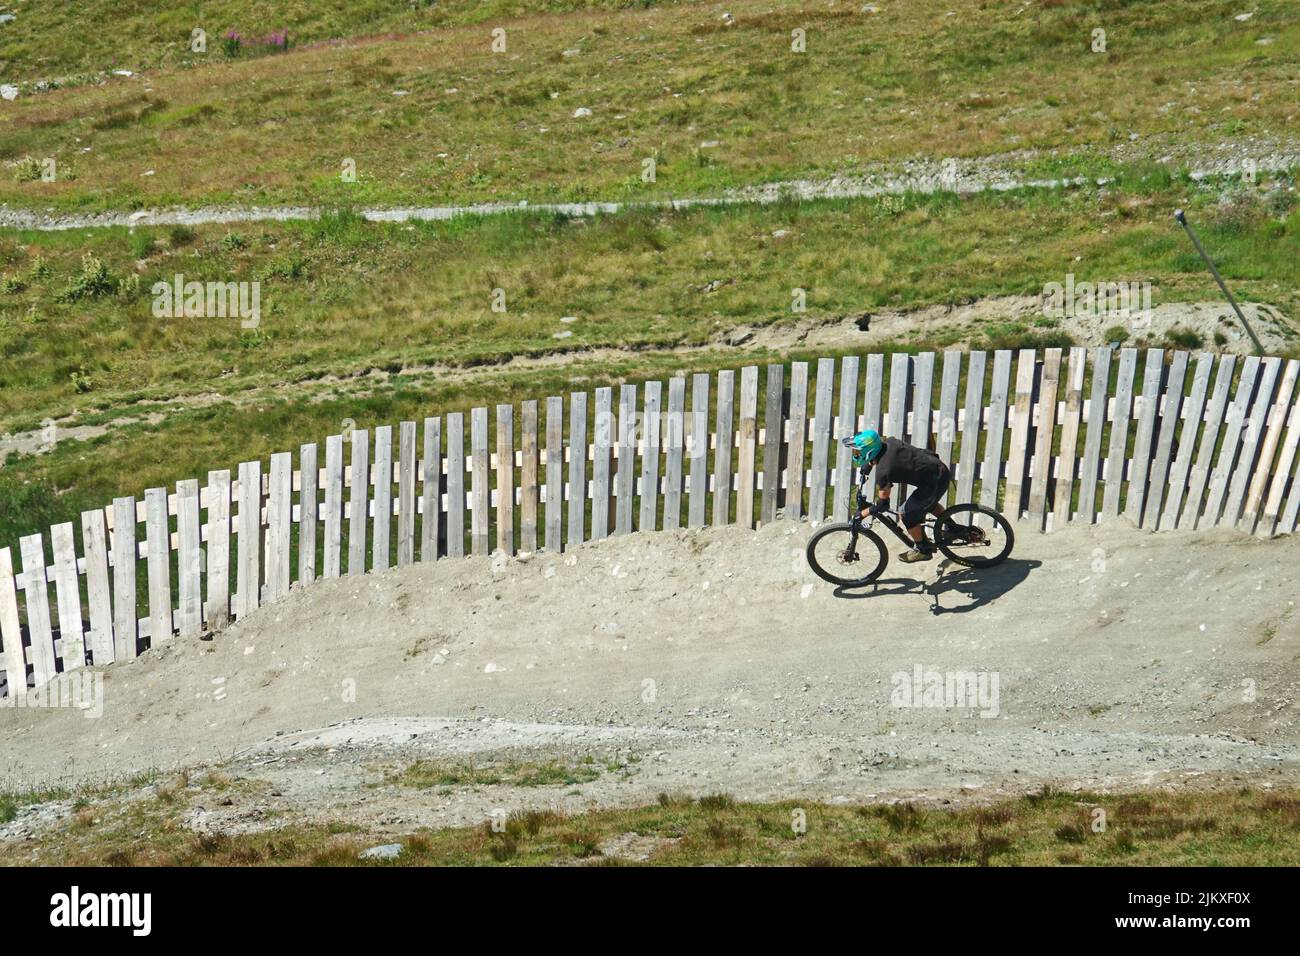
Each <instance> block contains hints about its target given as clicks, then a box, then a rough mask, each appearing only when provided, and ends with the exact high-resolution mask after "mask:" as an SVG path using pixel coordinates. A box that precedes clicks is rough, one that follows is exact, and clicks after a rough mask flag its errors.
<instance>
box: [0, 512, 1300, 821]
mask: <svg viewBox="0 0 1300 956" xmlns="http://www.w3.org/2000/svg"><path fill="white" fill-rule="evenodd" d="M809 533H810V528H809V526H808V525H807V524H805V523H797V524H796V523H792V522H777V523H775V524H773V525H771V526H769V527H767V528H764V529H762V530H760V531H756V532H755V531H747V530H742V529H738V528H729V529H721V530H717V529H713V530H700V531H675V532H665V533H658V534H638V535H634V536H632V537H630V538H624V539H609V540H605V541H601V542H594V543H590V544H587V545H583V546H581V547H579V548H578V549H576V550H575V551H574V552H572V553H570V554H568V555H563V556H550V555H546V554H536V555H531V556H523V557H520V558H514V559H506V558H503V557H500V556H498V557H496V558H492V559H486V558H484V559H466V560H455V561H441V562H438V563H436V564H433V565H416V566H413V567H410V568H406V569H402V570H400V571H392V572H388V573H385V574H382V575H378V576H369V577H365V578H362V579H348V578H344V579H340V580H335V581H328V582H322V583H318V584H316V585H313V586H312V587H311V588H310V589H306V590H302V591H295V592H294V593H292V594H291V595H290V596H289V597H288V598H287V599H286V600H285V601H283V602H282V603H280V604H277V605H275V606H272V607H269V608H267V609H264V610H263V611H262V612H260V613H258V614H256V615H254V616H253V617H252V618H250V619H249V620H247V621H245V622H242V623H239V624H237V625H235V626H233V627H232V628H230V629H229V630H228V631H226V632H223V633H221V634H218V635H217V636H216V638H215V640H213V641H211V642H199V641H183V642H176V643H173V644H172V645H169V646H167V647H164V648H161V649H158V650H154V651H150V652H148V653H147V654H146V655H144V657H142V658H141V659H140V660H138V661H136V662H131V663H124V664H118V665H114V666H112V667H110V668H108V669H107V670H106V671H105V681H104V701H103V703H104V710H103V716H102V717H101V718H99V719H86V718H85V717H83V716H81V715H80V714H79V713H76V712H73V711H69V710H35V709H19V710H0V742H2V745H3V746H2V752H3V757H2V758H0V787H9V788H13V789H29V788H33V787H36V786H40V785H52V784H70V783H90V782H99V781H105V780H113V779H121V778H125V777H127V776H128V775H130V774H133V773H136V772H139V771H143V770H148V769H155V770H162V771H168V772H170V771H175V770H179V769H182V768H195V769H197V768H211V767H220V769H221V772H222V773H223V774H225V775H228V776H231V777H232V778H234V779H236V780H239V779H243V780H246V781H261V782H263V783H259V784H258V786H257V787H246V788H238V787H237V788H234V789H233V791H232V792H231V793H230V794H229V795H227V796H225V797H223V798H222V801H221V802H220V803H216V802H213V801H211V800H203V801H200V803H201V804H202V806H201V808H199V809H195V810H194V811H193V812H192V814H191V817H190V818H189V821H188V822H189V824H190V825H191V826H192V827H194V828H195V829H197V830H213V829H216V830H225V831H238V830H247V829H259V828H264V827H270V826H280V825H283V824H285V823H287V822H292V821H296V820H348V821H353V822H358V823H362V824H364V825H367V826H372V827H380V828H391V829H393V830H394V831H395V832H400V831H403V830H407V831H409V830H410V829H412V828H414V827H415V826H420V825H430V826H437V825H450V824H457V823H469V822H477V821H481V820H482V819H484V817H485V815H487V814H489V813H491V812H492V811H493V810H496V809H506V810H512V809H517V808H520V807H532V806H561V807H564V808H567V809H570V810H579V809H587V808H591V807H599V806H621V805H632V804H639V803H645V802H649V801H653V800H654V799H655V797H656V796H657V795H658V794H659V793H663V792H670V793H690V794H694V795H700V794H704V793H712V792H720V791H721V792H728V793H731V794H732V795H734V796H736V797H739V798H745V799H778V798H801V799H809V800H811V799H820V800H828V801H852V802H857V801H868V800H881V799H897V798H902V797H907V798H914V797H923V798H927V799H942V800H948V799H967V798H970V799H991V798H993V797H996V796H999V795H1003V794H1012V793H1021V792H1025V791H1027V790H1030V789H1033V788H1035V787H1037V786H1040V785H1041V784H1042V783H1044V782H1051V783H1053V784H1055V785H1057V786H1064V787H1075V788H1081V787H1087V788H1091V789H1100V790H1119V789H1134V788H1141V787H1149V786H1174V785H1206V784H1207V782H1208V783H1210V784H1213V785H1232V786H1241V785H1251V786H1274V785H1277V786H1281V785H1295V784H1296V783H1297V782H1300V738H1298V736H1297V733H1296V712H1297V691H1298V689H1300V667H1297V664H1296V660H1297V652H1298V650H1300V623H1298V619H1297V617H1296V616H1295V614H1294V610H1295V598H1296V596H1297V587H1296V578H1297V571H1296V569H1297V568H1300V539H1298V538H1295V537H1291V538H1278V539H1273V540H1262V539H1258V538H1252V537H1248V536H1246V535H1241V534H1238V533H1236V532H1217V531H1216V532H1196V533H1190V534H1189V533H1166V534H1153V533H1150V532H1143V531H1139V530H1136V529H1133V528H1131V527H1128V526H1125V525H1122V524H1120V525H1111V526H1107V527H1106V528H1104V529H1103V528H1097V527H1090V528H1069V529H1065V530H1063V531H1059V532H1055V533H1052V534H1050V535H1042V534H1038V533H1035V532H1033V531H1030V530H1028V529H1024V528H1022V529H1021V534H1020V536H1019V540H1018V542H1017V550H1016V553H1015V554H1014V555H1013V557H1012V559H1011V560H1010V561H1008V562H1007V563H1006V564H1004V565H1003V566H1001V567H999V568H996V569H992V570H988V571H982V572H974V571H963V570H961V569H957V568H953V567H948V566H944V565H942V564H941V562H940V561H938V560H936V561H935V562H932V563H930V564H928V565H924V566H921V567H920V568H915V567H909V566H904V565H902V564H899V563H893V564H891V566H890V567H889V568H888V569H887V570H886V572H885V575H884V578H883V579H882V580H881V581H880V582H879V583H878V584H877V585H875V586H874V587H871V588H868V589H866V590H864V591H862V592H859V593H855V594H837V593H836V592H835V591H834V589H832V588H831V587H829V586H827V585H824V584H823V583H822V582H820V581H818V580H817V579H815V578H814V577H813V576H812V575H811V574H810V572H808V570H807V568H806V565H805V564H804V559H803V544H804V542H805V540H806V539H807V537H808V535H809ZM917 668H920V669H921V671H922V684H924V681H925V680H928V679H929V677H928V673H927V672H929V671H934V672H937V673H938V674H941V675H947V674H949V673H954V672H973V673H974V674H976V675H977V676H980V675H982V678H983V680H984V681H985V683H984V685H983V688H984V690H985V691H986V692H987V693H986V694H985V695H984V696H983V697H980V698H978V699H956V700H951V701H943V700H927V699H924V698H921V699H919V700H913V701H911V702H910V703H912V704H918V703H919V704H922V705H923V706H910V705H907V704H909V702H908V701H907V700H904V699H903V698H902V697H901V696H900V695H901V693H902V689H903V688H905V687H907V686H910V680H911V678H912V676H913V675H914V674H915V672H916V669H917ZM994 679H996V681H997V684H996V690H997V693H996V695H993V693H992V690H993V688H994V685H993V683H992V682H993V680H994ZM918 697H920V695H919V692H918ZM944 704H952V706H944ZM900 705H903V706H900ZM417 759H425V760H436V761H444V762H445V761H452V762H454V763H464V762H473V763H475V764H476V765H479V766H490V765H501V764H503V763H509V762H512V761H513V762H518V761H548V760H558V761H560V762H561V763H565V764H569V765H574V766H576V765H579V764H580V763H581V762H582V761H584V760H585V761H588V763H589V765H590V766H592V767H594V768H596V770H597V771H598V772H597V773H596V774H595V776H594V779H591V780H586V781H583V782H579V783H573V784H567V783H565V784H557V785H548V786H532V787H528V786H507V785H479V786H448V787H437V788H429V789H412V788H410V787H406V786H401V785H398V784H396V783H393V782H391V781H388V782H386V780H387V778H389V777H390V776H391V775H393V774H395V773H400V771H401V770H402V769H403V768H404V767H406V766H407V765H409V764H410V763H411V762H412V761H414V760H417ZM192 779H193V777H192ZM67 813H68V808H67V807H63V805H62V804H59V803H57V802H55V803H50V804H44V805H40V806H37V807H34V808H30V809H28V810H25V811H24V812H23V813H22V814H21V815H20V816H19V818H18V819H17V820H15V821H13V822H12V823H10V824H9V825H8V826H7V827H3V828H0V841H3V840H5V839H10V838H14V837H31V836H32V835H33V834H34V833H36V832H39V831H40V830H41V829H42V828H43V827H46V826H51V825H55V824H56V823H57V822H58V821H60V820H63V819H65V818H66V816H67Z"/></svg>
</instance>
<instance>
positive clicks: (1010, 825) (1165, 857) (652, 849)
mask: <svg viewBox="0 0 1300 956" xmlns="http://www.w3.org/2000/svg"><path fill="white" fill-rule="evenodd" d="M201 790H202V788H199V791H196V790H195V788H194V787H188V788H182V789H180V790H177V791H173V792H172V793H171V795H170V796H169V797H164V796H163V795H162V794H161V793H159V794H158V795H157V796H156V797H155V798H154V799H151V800H134V801H131V802H129V803H115V802H114V801H113V800H111V799H102V798H101V799H98V800H96V801H86V802H85V803H84V804H83V806H82V809H81V810H80V811H79V813H78V815H77V817H76V819H75V820H74V821H73V822H72V824H71V825H69V826H67V827H66V828H64V829H61V830H56V831H54V832H53V833H51V834H50V835H48V836H46V837H44V838H43V839H42V840H41V841H40V843H39V844H38V845H37V846H36V848H35V852H34V857H35V859H34V861H33V862H35V863H38V864H47V865H48V864H52V863H58V864H62V865H78V866H84V865H117V866H122V865H135V866H248V865H256V866H282V865H316V866H357V865H378V866H383V865H394V864H393V863H384V862H378V861H376V862H370V863H368V862H366V861H361V860H359V859H358V858H357V857H358V854H359V852H360V851H361V850H363V849H365V848H366V847H368V846H373V845H375V844H377V843H392V842H400V843H401V844H402V845H403V853H402V855H401V857H400V859H399V860H398V861H396V865H413V866H438V865H462V866H463V865H468V866H484V865H486V866H494V865H507V866H542V865H553V864H566V863H570V864H571V863H583V864H595V865H603V864H615V865H617V864H621V863H627V862H635V861H636V858H637V857H640V856H644V857H647V859H645V860H644V861H642V862H645V863H648V864H649V865H658V866H706V865H709V866H717V865H721V866H733V865H739V864H748V865H765V866H789V865H796V866H797V865H804V866H1013V865H1020V866H1058V865H1067V866H1119V865H1122V866H1295V865H1297V863H1300V825H1298V824H1300V795H1298V794H1297V793H1296V792H1294V791H1270V792H1261V791H1256V790H1250V789H1241V790H1238V791H1231V792H1226V791H1225V792H1196V791H1184V792H1176V793H1164V792H1139V793H1119V794H1096V793H1086V792H1083V793H1064V792H1057V791H1053V790H1052V789H1050V788H1045V789H1044V790H1043V791H1041V792H1039V793H1036V794H1030V795H1028V796H1024V797H1020V798H1017V799H1012V800H1004V801H1001V802H998V803H994V804H989V805H983V806H969V805H968V806H965V807H962V808H960V809H933V808H928V807H923V806H920V805H916V804H906V803H905V804H892V805H880V804H876V805H864V806H845V805H834V806H831V805H826V804H820V803H815V802H811V801H808V802H792V801H786V802H780V803H744V802H741V801H737V800H734V799H732V798H731V797H729V796H727V795H725V794H713V795H710V796H705V797H701V798H700V799H698V800H696V799H692V798H690V797H687V796H671V795H667V794H665V795H662V796H661V797H660V799H659V801H658V803H656V804H654V805H652V806H645V807H638V808H633V809H626V810H604V811H597V812H591V813H583V814H578V815H568V814H565V813H563V812H560V811H557V810H534V811H528V812H521V813H516V814H513V815H511V816H510V817H509V818H507V819H506V820H505V821H504V825H495V826H494V825H493V823H492V822H491V821H485V822H484V823H483V824H481V825H479V826H473V827H460V828H454V829H445V830H427V829H426V830H418V831H415V832H412V833H407V834H404V835H399V836H397V837H396V839H395V838H394V835H393V834H392V833H379V832H376V833H371V832H369V831H368V829H367V828H366V827H364V826H358V825H357V824H355V823H345V822H334V823H322V824H319V825H311V826H302V825H289V826H285V827H283V828H280V829H276V830H272V831H268V832H262V833H255V834H243V835H235V836H226V835H201V836H200V835H195V834H193V833H191V832H188V831H187V830H185V829H184V827H182V826H180V825H179V820H180V818H181V816H182V815H183V814H184V813H185V811H186V808H187V807H188V806H189V804H190V803H191V802H192V801H193V800H194V799H197V797H196V796H195V794H196V792H201ZM1098 811H1100V813H1099V812H1098ZM620 844H622V845H625V846H629V848H630V850H631V852H627V853H624V854H621V855H620V854H618V853H617V852H616V850H615V847H616V846H618V845H620Z"/></svg>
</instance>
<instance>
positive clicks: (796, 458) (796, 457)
mask: <svg viewBox="0 0 1300 956" xmlns="http://www.w3.org/2000/svg"><path fill="white" fill-rule="evenodd" d="M786 443H787V446H788V451H787V452H786V469H785V472H786V475H785V516H786V517H787V518H794V519H795V520H798V519H799V518H802V517H803V489H804V468H803V463H804V452H805V450H806V447H807V444H808V363H807V362H795V363H794V364H793V365H791V366H790V416H789V421H788V423H787V431H786Z"/></svg>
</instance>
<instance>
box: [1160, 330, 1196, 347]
mask: <svg viewBox="0 0 1300 956" xmlns="http://www.w3.org/2000/svg"><path fill="white" fill-rule="evenodd" d="M1165 340H1166V341H1167V342H1168V343H1169V344H1170V346H1171V347H1173V348H1180V349H1189V350H1190V349H1199V348H1200V347H1201V346H1202V345H1204V344H1205V338H1204V337H1203V336H1202V335H1201V334H1200V333H1199V332H1193V331H1192V330H1191V329H1170V330H1169V331H1168V332H1166V333H1165Z"/></svg>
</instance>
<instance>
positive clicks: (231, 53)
mask: <svg viewBox="0 0 1300 956" xmlns="http://www.w3.org/2000/svg"><path fill="white" fill-rule="evenodd" d="M243 46H244V38H243V37H241V36H240V35H239V33H238V32H237V31H235V30H230V31H228V32H227V33H226V35H225V36H223V37H222V38H221V52H222V53H224V54H226V56H228V57H230V58H231V59H232V60H233V59H234V58H235V57H237V56H239V51H240V50H241V49H242V48H243Z"/></svg>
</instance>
